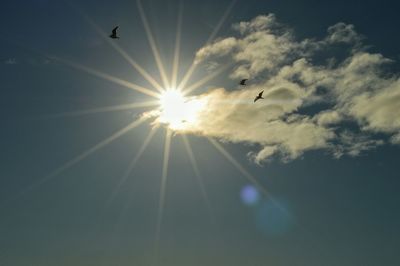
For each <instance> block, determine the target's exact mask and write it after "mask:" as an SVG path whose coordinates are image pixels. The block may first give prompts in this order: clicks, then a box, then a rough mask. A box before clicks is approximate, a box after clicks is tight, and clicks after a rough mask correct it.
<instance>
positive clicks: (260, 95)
mask: <svg viewBox="0 0 400 266" xmlns="http://www.w3.org/2000/svg"><path fill="white" fill-rule="evenodd" d="M263 93H264V91H262V92H260V93H259V94H258V95H257V97H256V98H255V99H254V102H256V101H258V100H259V99H264V98H263V97H262V94H263Z"/></svg>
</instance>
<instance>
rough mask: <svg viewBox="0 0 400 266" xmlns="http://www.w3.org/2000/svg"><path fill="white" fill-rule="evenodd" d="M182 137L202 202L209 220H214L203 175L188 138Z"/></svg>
mask: <svg viewBox="0 0 400 266" xmlns="http://www.w3.org/2000/svg"><path fill="white" fill-rule="evenodd" d="M182 139H183V144H184V146H185V148H186V152H187V154H188V156H189V160H190V163H191V164H192V168H193V172H194V174H195V176H196V180H197V182H198V184H199V187H200V191H201V194H202V196H203V199H204V202H205V204H206V207H207V211H208V213H209V215H210V218H211V220H212V221H213V222H214V221H215V218H214V215H213V211H212V207H211V202H210V199H209V197H208V193H207V190H206V187H205V185H204V181H203V177H202V176H201V174H200V170H199V167H198V165H197V160H196V158H195V156H194V153H193V150H192V147H191V145H190V142H189V139H188V138H187V136H186V135H182Z"/></svg>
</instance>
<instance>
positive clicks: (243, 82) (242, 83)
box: [239, 79, 247, 86]
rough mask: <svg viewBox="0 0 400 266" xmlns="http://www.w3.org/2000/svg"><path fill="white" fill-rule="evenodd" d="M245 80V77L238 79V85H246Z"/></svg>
mask: <svg viewBox="0 0 400 266" xmlns="http://www.w3.org/2000/svg"><path fill="white" fill-rule="evenodd" d="M246 80H247V79H242V80H241V81H240V83H239V84H240V85H243V86H244V85H246Z"/></svg>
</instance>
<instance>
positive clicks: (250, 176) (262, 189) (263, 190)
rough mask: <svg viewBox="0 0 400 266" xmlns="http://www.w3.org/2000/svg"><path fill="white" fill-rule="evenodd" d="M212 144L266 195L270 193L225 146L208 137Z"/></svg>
mask: <svg viewBox="0 0 400 266" xmlns="http://www.w3.org/2000/svg"><path fill="white" fill-rule="evenodd" d="M207 139H208V140H209V141H210V143H211V144H212V145H214V147H215V148H216V149H217V150H218V151H219V152H220V153H221V154H222V155H223V156H224V157H225V158H226V159H227V160H228V161H229V162H230V163H231V164H232V165H233V166H234V167H235V168H236V169H238V170H239V172H240V173H241V174H242V175H243V176H245V177H246V178H247V180H249V181H250V182H251V183H253V184H254V185H255V186H256V187H257V188H258V189H259V190H260V191H261V192H263V194H264V195H269V192H268V191H267V190H266V189H265V188H264V186H262V185H261V184H260V182H258V181H257V179H256V178H255V177H254V176H253V175H252V174H250V173H249V172H248V171H247V170H246V169H245V168H244V167H243V166H242V165H241V164H240V163H239V162H238V161H237V160H236V159H235V158H233V157H232V155H230V154H229V152H228V151H227V150H225V148H224V147H222V146H221V145H220V144H219V143H218V142H217V141H215V140H214V139H212V138H207Z"/></svg>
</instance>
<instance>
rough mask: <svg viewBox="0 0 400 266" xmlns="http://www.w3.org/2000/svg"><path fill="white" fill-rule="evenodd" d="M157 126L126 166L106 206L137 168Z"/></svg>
mask: <svg viewBox="0 0 400 266" xmlns="http://www.w3.org/2000/svg"><path fill="white" fill-rule="evenodd" d="M157 129H158V128H157V127H154V128H152V129H151V130H150V133H149V134H148V135H147V137H146V139H145V140H144V142H143V144H142V146H141V147H140V148H139V151H138V152H137V154H136V156H135V157H134V158H133V160H132V161H131V162H130V164H129V165H128V167H127V168H126V170H125V172H124V174H123V175H122V177H121V179H120V181H119V182H118V185H117V186H116V188H115V189H114V190H113V192H112V193H111V196H110V198H109V199H108V200H107V203H106V206H110V205H111V203H112V201H113V200H114V199H115V197H116V195H117V193H118V191H119V190H120V189H121V187H122V185H123V184H124V183H125V182H126V180H127V179H128V177H129V175H130V174H131V172H132V170H133V169H134V168H135V166H136V163H137V162H138V161H139V159H140V158H141V157H142V155H143V153H144V152H145V151H146V148H147V146H148V145H149V143H150V141H151V139H152V138H153V136H154V134H155V133H156V132H157Z"/></svg>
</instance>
